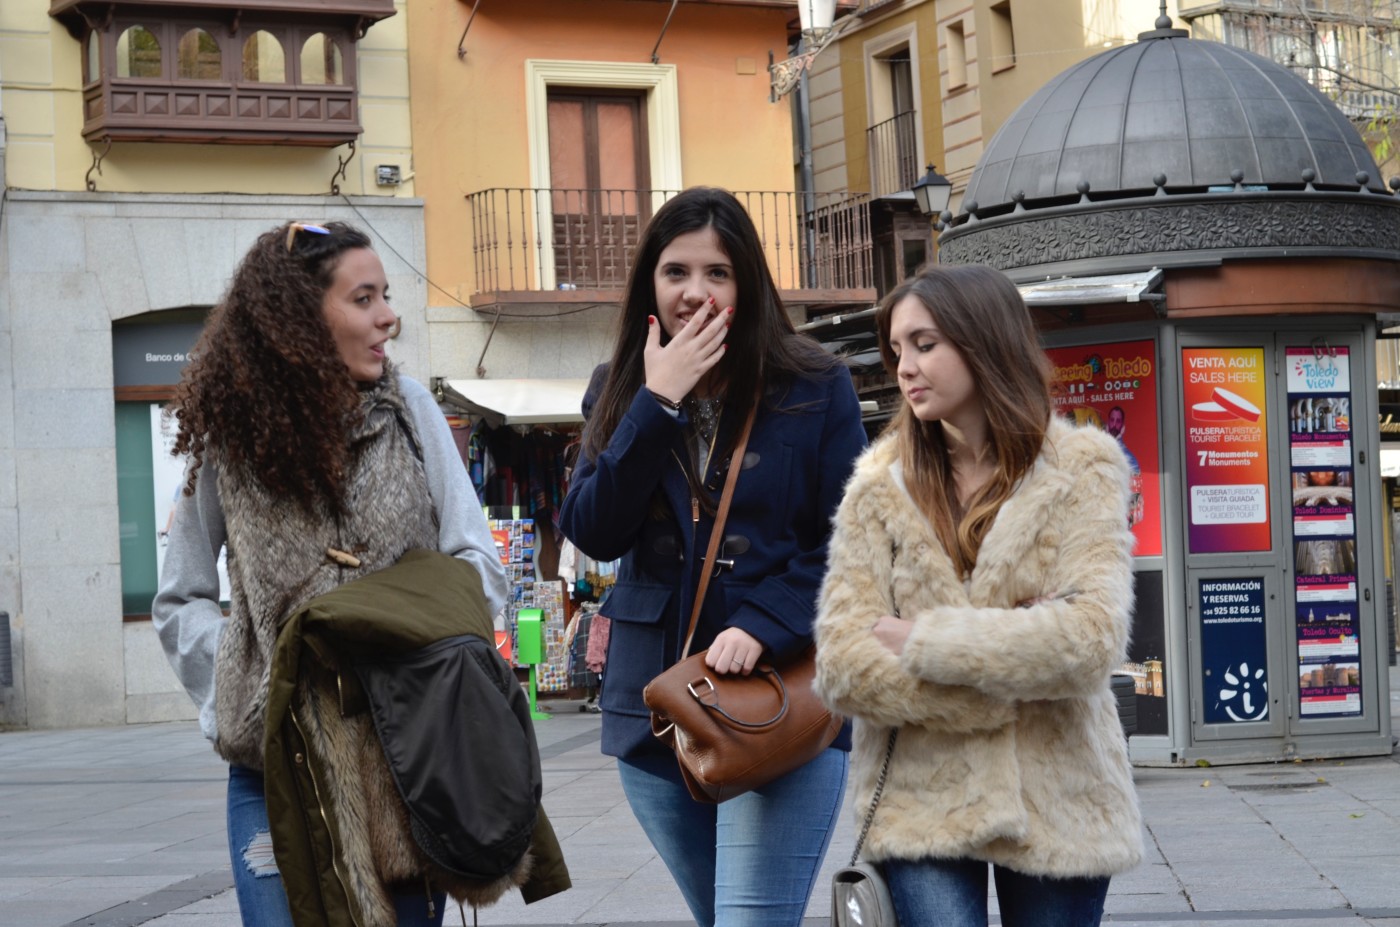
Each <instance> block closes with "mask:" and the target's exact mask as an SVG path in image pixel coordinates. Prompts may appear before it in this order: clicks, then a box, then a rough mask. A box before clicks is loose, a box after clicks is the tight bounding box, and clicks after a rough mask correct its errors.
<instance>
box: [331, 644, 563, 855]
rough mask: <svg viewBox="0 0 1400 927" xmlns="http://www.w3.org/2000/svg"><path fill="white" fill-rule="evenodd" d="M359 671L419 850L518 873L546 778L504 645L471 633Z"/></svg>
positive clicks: (526, 704)
mask: <svg viewBox="0 0 1400 927" xmlns="http://www.w3.org/2000/svg"><path fill="white" fill-rule="evenodd" d="M355 673H356V675H357V676H358V677H359V680H360V684H361V685H362V686H363V687H364V690H365V694H366V696H367V697H368V699H369V705H370V716H371V717H372V718H373V719H374V729H375V732H376V733H377V734H378V735H379V741H380V744H381V745H382V746H383V748H384V757H385V759H387V760H388V763H389V772H390V773H391V774H392V775H393V778H394V784H395V785H396V786H397V787H398V790H399V795H400V796H401V797H402V798H403V801H404V804H405V805H406V806H407V808H408V815H409V821H410V825H411V827H412V830H413V839H414V841H415V842H416V843H417V844H418V847H419V849H421V850H422V851H423V852H424V853H425V854H426V855H427V856H428V858H429V859H431V860H432V861H433V862H434V863H436V864H437V865H439V866H441V867H442V868H443V869H445V870H447V871H448V872H451V873H453V874H455V875H458V876H461V877H463V878H468V879H480V880H483V881H485V880H491V879H496V878H499V877H500V876H503V875H505V874H507V873H509V872H511V871H512V870H513V869H514V868H515V867H516V866H517V865H518V864H519V863H520V861H521V859H523V858H524V856H525V853H526V852H527V851H528V850H529V849H530V837H531V835H532V833H533V831H534V828H535V818H536V816H537V814H538V810H539V805H540V795H541V793H542V791H543V780H542V777H541V773H540V753H539V747H538V746H537V745H536V743H535V730H534V726H533V724H532V723H531V721H530V703H529V699H528V698H527V697H526V695H525V692H524V691H523V690H522V689H521V687H520V684H519V683H518V682H517V681H516V679H515V674H514V673H513V672H512V671H511V669H510V667H509V666H507V665H506V662H505V660H503V659H502V658H501V655H500V654H499V653H497V651H496V645H495V643H494V642H492V641H487V640H485V639H483V638H481V637H478V636H477V635H475V634H464V635H461V636H460V637H450V638H446V639H444V640H441V641H438V642H437V643H434V644H431V645H429V646H427V647H424V648H422V649H421V650H416V651H413V652H411V653H407V654H403V655H398V656H389V657H385V658H382V659H379V660H373V661H370V660H362V661H357V662H356V663H355Z"/></svg>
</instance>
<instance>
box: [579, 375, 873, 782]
mask: <svg viewBox="0 0 1400 927" xmlns="http://www.w3.org/2000/svg"><path fill="white" fill-rule="evenodd" d="M606 376H607V365H602V366H600V367H599V368H598V369H597V370H595V371H594V374H593V380H592V382H591V383H590V384H589V388H588V391H587V393H586V394H585V396H584V400H583V414H584V417H585V418H587V417H588V416H589V414H590V413H591V412H592V409H593V404H594V402H595V401H596V399H597V396H598V394H599V393H600V392H601V389H602V385H603V382H604V380H605V379H606ZM738 417H739V416H737V415H735V414H733V413H732V412H731V413H727V414H726V415H723V416H721V420H720V426H719V427H720V431H721V437H720V441H719V443H720V444H721V446H723V444H724V443H725V442H726V441H727V440H728V439H727V435H729V434H730V433H732V432H733V431H735V430H737V429H738V428H739V427H740V426H741V425H742V424H743V422H742V421H732V420H730V421H726V419H736V418H738ZM685 423H686V419H685V418H684V413H682V415H681V417H680V418H677V417H676V416H674V415H673V414H672V413H670V412H668V411H667V410H666V409H664V408H662V407H661V405H660V404H659V403H658V402H657V401H656V400H655V399H654V398H653V397H652V396H651V395H650V394H649V393H648V392H647V391H646V390H645V389H641V390H639V391H638V393H637V396H636V397H635V398H634V399H633V401H632V405H631V407H630V408H629V409H628V410H627V413H626V415H625V416H623V418H622V420H621V421H620V422H619V423H618V426H617V429H616V431H614V433H613V436H612V440H611V441H610V442H609V443H608V447H607V449H606V450H604V451H603V453H602V454H600V455H599V456H598V459H597V460H592V461H590V460H588V459H586V458H585V457H580V459H579V462H578V464H577V466H576V467H575V468H574V474H573V480H572V483H571V485H570V487H569V493H568V496H567V497H566V498H565V499H564V504H563V506H562V508H561V510H560V528H561V529H562V530H563V532H564V535H565V536H566V537H568V538H569V539H570V540H571V541H573V543H574V545H575V546H576V547H578V549H579V550H581V551H583V552H584V553H586V554H588V556H590V557H593V558H594V559H596V560H604V561H607V560H617V559H619V558H620V559H621V563H620V564H619V568H618V574H617V583H616V585H615V586H614V587H613V589H612V591H611V592H610V593H609V595H608V597H607V598H606V599H605V600H604V602H603V605H602V608H601V613H602V614H603V615H606V616H607V617H608V618H611V619H612V622H613V624H612V632H611V639H610V641H609V644H608V662H607V669H606V670H605V671H604V679H603V688H602V695H601V698H600V700H599V704H600V707H601V708H602V710H603V742H602V749H603V752H604V753H606V754H609V755H612V756H620V757H629V756H635V755H638V754H643V753H656V752H660V751H662V750H664V749H665V748H664V747H663V746H662V745H661V744H660V742H659V741H657V740H656V738H655V737H653V736H652V734H651V728H650V712H649V711H648V710H647V707H646V705H645V704H644V703H643V702H642V689H643V688H644V687H645V686H646V684H647V683H648V682H649V681H651V679H652V678H654V677H655V676H656V675H657V674H658V673H660V672H661V671H662V670H664V669H666V668H667V667H668V666H671V665H672V664H673V663H675V662H676V661H677V660H678V659H679V658H680V648H681V646H682V644H683V640H682V638H683V636H684V633H685V628H686V626H687V625H688V623H689V620H690V611H691V607H692V602H693V601H694V598H695V590H696V587H697V585H698V583H699V579H700V574H699V572H698V571H697V566H698V562H699V561H700V560H701V559H702V558H703V557H704V555H705V549H706V546H707V544H708V543H709V539H710V533H711V528H712V526H713V519H712V517H711V516H709V515H708V514H706V513H705V512H703V511H702V512H701V517H700V522H699V524H698V525H695V524H694V523H693V521H692V517H691V495H690V484H689V483H688V481H687V480H686V477H685V473H684V471H682V469H681V463H680V462H681V461H682V460H684V461H685V462H686V464H685V465H686V466H687V467H689V466H691V465H692V463H691V462H692V461H693V459H694V456H693V454H692V453H691V451H690V450H689V448H687V446H686V429H685V428H684V425H685ZM865 443H866V442H865V431H864V428H863V427H862V425H861V421H860V405H859V403H858V401H857V399H856V393H855V389H854V388H853V387H852V385H851V377H850V373H849V372H848V371H847V370H846V369H845V368H844V367H839V366H838V367H835V368H833V369H832V370H830V371H829V372H827V373H823V374H816V375H813V376H810V377H807V378H804V379H800V380H797V381H795V382H793V383H792V384H791V385H790V386H789V387H787V388H785V389H784V388H770V389H769V391H768V394H767V395H766V396H765V398H764V401H763V402H762V403H761V405H760V407H759V410H758V415H757V417H756V419H755V420H754V427H753V434H752V435H751V436H750V437H749V444H748V449H747V452H746V453H745V455H744V461H743V469H742V470H741V471H740V474H739V481H738V485H737V486H736V487H735V490H734V500H733V502H732V504H731V508H730V513H729V520H728V522H727V523H726V525H725V530H724V535H725V543H724V545H723V546H722V547H721V550H720V553H719V556H718V558H717V559H720V560H725V559H732V560H733V561H734V565H733V567H732V569H731V568H724V569H721V571H720V573H719V574H718V576H716V577H715V578H714V579H712V580H711V581H710V588H709V591H708V592H707V594H706V596H705V606H704V609H703V611H702V612H701V616H700V622H699V625H698V627H697V628H696V632H695V641H694V643H693V644H692V645H691V653H695V652H697V651H700V650H703V649H705V648H707V647H709V646H710V643H711V642H712V641H713V640H714V638H715V635H716V634H718V633H719V632H720V631H721V630H723V629H724V628H726V627H737V628H742V629H743V630H745V631H747V632H748V633H749V634H751V635H753V636H754V637H755V638H756V639H758V640H759V641H761V642H762V643H763V645H764V646H765V648H766V649H767V653H768V654H769V655H771V656H772V658H773V659H774V660H776V661H777V662H779V663H781V662H782V661H783V660H785V659H787V658H789V657H791V656H794V655H796V654H799V653H801V652H802V650H804V649H805V648H806V647H807V646H808V645H809V644H810V643H811V642H812V622H813V619H814V617H815V613H816V600H817V593H818V591H819V590H820V586H821V581H822V576H823V574H824V573H825V571H826V545H827V540H828V538H829V537H830V535H831V519H832V516H833V515H835V513H836V507H837V505H838V504H839V503H840V501H841V494H842V491H843V489H844V488H845V484H846V480H847V478H848V477H849V476H850V474H851V468H852V465H853V464H854V462H855V459H856V457H857V456H858V455H859V454H860V452H861V451H862V450H863V449H864V448H865ZM724 463H725V461H724V460H712V461H710V462H709V467H708V472H707V473H706V480H705V483H706V487H707V489H710V490H711V498H712V500H714V501H715V502H718V499H719V495H720V490H721V489H722V488H723V485H724V480H723V475H724V471H723V468H724ZM658 492H659V493H660V495H661V498H662V499H664V502H665V504H664V509H665V517H664V518H659V517H657V512H656V511H655V509H656V506H655V505H654V499H655V498H656V495H657V493H658ZM848 727H849V726H848ZM836 746H839V747H841V748H842V749H850V735H849V731H843V732H842V734H841V736H840V738H838V740H837V742H836Z"/></svg>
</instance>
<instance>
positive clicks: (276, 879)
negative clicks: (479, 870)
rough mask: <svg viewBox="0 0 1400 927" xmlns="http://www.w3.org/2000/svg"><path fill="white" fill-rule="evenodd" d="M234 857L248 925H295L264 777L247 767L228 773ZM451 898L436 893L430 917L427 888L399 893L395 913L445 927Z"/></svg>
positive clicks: (425, 925)
mask: <svg viewBox="0 0 1400 927" xmlns="http://www.w3.org/2000/svg"><path fill="white" fill-rule="evenodd" d="M228 853H229V860H230V861H231V862H232V863H233V888H234V891H235V892H236V893H237V895H238V913H239V914H240V915H242V917H243V927H292V913H291V911H290V910H289V909H288V907H287V893H286V891H285V890H284V889H283V888H282V876H281V875H280V874H279V873H278V872H277V863H276V861H275V860H274V859H273V857H272V837H271V836H270V835H269V827H268V822H267V799H266V798H264V797H263V777H262V773H260V772H258V771H257V770H255V769H248V768H247V767H244V766H230V767H229V769H228ZM446 897H447V896H446V895H444V894H442V893H440V892H434V893H433V906H434V908H435V912H436V913H435V916H434V917H432V918H431V919H430V918H429V917H428V899H427V897H426V895H425V894H424V892H423V888H422V887H421V886H419V887H418V888H417V889H416V890H406V891H404V892H402V893H395V894H394V896H393V898H394V911H395V912H396V913H397V914H398V921H399V925H400V927H441V925H442V915H443V903H444V901H445V900H446Z"/></svg>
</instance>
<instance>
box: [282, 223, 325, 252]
mask: <svg viewBox="0 0 1400 927" xmlns="http://www.w3.org/2000/svg"><path fill="white" fill-rule="evenodd" d="M297 232H308V233H310V234H312V235H329V234H330V233H331V230H330V229H328V228H325V227H324V226H320V225H312V224H311V223H309V222H289V223H287V250H288V251H291V250H292V247H293V246H294V245H295V244H296V240H297Z"/></svg>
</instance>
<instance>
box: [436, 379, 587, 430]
mask: <svg viewBox="0 0 1400 927" xmlns="http://www.w3.org/2000/svg"><path fill="white" fill-rule="evenodd" d="M587 388H588V380H587V379H577V380H548V379H530V380H443V381H442V392H443V396H444V398H446V399H447V401H448V402H450V403H452V404H453V405H456V406H460V407H461V408H463V409H465V410H466V411H467V412H470V413H472V414H474V415H480V416H483V417H484V418H486V420H487V421H489V422H491V423H492V424H493V425H564V424H569V423H572V422H581V421H583V412H582V411H581V406H582V404H583V393H584V390H586V389H587Z"/></svg>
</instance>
